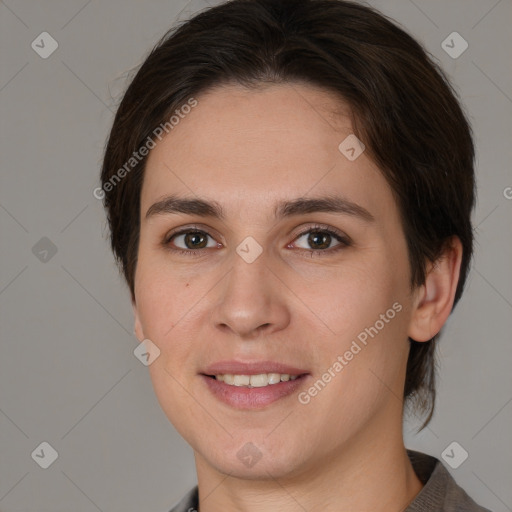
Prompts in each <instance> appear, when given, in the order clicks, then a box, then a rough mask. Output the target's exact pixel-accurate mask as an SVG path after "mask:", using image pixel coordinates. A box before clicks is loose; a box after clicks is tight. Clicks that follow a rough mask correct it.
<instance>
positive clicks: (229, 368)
mask: <svg viewBox="0 0 512 512" xmlns="http://www.w3.org/2000/svg"><path fill="white" fill-rule="evenodd" d="M263 376H265V378H266V379H267V382H262V381H261V379H262V378H263ZM269 376H273V377H272V378H271V379H268V377H269ZM277 376H280V378H279V379H277ZM308 376H309V373H308V372H307V370H305V369H301V368H299V367H296V366H291V365H288V364H284V363H278V362H275V361H258V362H250V363H245V362H240V361H219V362H217V363H214V364H212V365H210V366H208V367H207V368H205V369H204V371H202V372H201V377H202V379H203V381H204V382H205V384H206V386H207V387H208V389H209V391H210V392H211V393H212V394H213V396H214V397H216V398H217V399H218V400H220V401H221V402H223V403H224V404H227V405H230V406H231V407H234V408H237V409H259V408H262V407H265V406H267V405H270V404H271V403H273V402H276V401H277V400H279V399H282V398H285V397H287V396H289V395H290V394H292V393H294V392H295V391H296V390H297V389H298V388H299V387H301V386H303V385H304V381H305V380H306V379H307V377H308ZM263 380H265V379H263ZM253 383H254V384H257V385H252V384H253Z"/></svg>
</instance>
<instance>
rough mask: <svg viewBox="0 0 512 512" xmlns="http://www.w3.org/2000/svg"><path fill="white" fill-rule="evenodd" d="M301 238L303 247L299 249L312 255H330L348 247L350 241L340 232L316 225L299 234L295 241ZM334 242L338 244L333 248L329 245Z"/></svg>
mask: <svg viewBox="0 0 512 512" xmlns="http://www.w3.org/2000/svg"><path fill="white" fill-rule="evenodd" d="M306 235H307V237H306ZM301 238H305V240H304V242H303V243H304V244H305V246H303V247H299V249H300V250H306V251H308V252H312V255H313V254H315V253H316V254H320V253H328V254H332V253H333V252H337V251H339V250H341V249H343V248H345V247H348V246H349V245H350V239H349V238H348V237H347V236H346V235H345V234H343V233H342V232H340V231H338V230H335V229H331V228H327V227H323V226H318V225H317V226H313V227H309V228H308V229H307V230H306V231H303V232H302V233H300V234H299V235H298V237H297V238H296V239H295V240H300V239H301ZM334 241H338V244H337V245H335V246H334V248H333V247H332V245H331V244H332V242H334ZM323 255H324V254H322V256H323Z"/></svg>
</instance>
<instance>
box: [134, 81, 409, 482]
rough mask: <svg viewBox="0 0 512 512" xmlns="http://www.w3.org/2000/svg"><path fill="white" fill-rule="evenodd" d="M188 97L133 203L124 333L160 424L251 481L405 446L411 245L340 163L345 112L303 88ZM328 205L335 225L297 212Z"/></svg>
mask: <svg viewBox="0 0 512 512" xmlns="http://www.w3.org/2000/svg"><path fill="white" fill-rule="evenodd" d="M196 99H197V101H198V104H197V106H196V107H195V108H193V109H191V112H190V113H189V114H188V115H186V116H184V118H183V119H181V120H180V122H179V124H178V125H176V126H175V127H174V129H173V130H172V131H171V132H170V133H169V134H168V135H167V136H165V137H164V138H163V139H162V141H161V142H158V143H157V145H156V147H155V148H154V149H153V150H152V151H151V153H150V155H149V157H148V161H147V167H146V172H145V177H144V184H143V188H142V197H141V226H140V245H139V253H138V264H137V270H136V276H135V304H134V309H135V315H136V333H137V336H138V337H139V339H140V340H142V339H149V340H151V342H152V343H153V344H154V345H156V346H157V347H158V349H159V350H160V355H159V357H158V358H157V359H156V360H155V361H154V362H153V363H152V364H151V365H150V366H149V369H150V373H151V379H152V382H153V386H154V389H155V392H156V396H157V398H158V400H159V403H160V405H161V407H162V408H163V410H164V412H165V413H166V415H167V416H168V418H169V420H170V421H171V422H172V423H173V424H174V425H175V427H176V428H177V430H178V431H179V432H180V433H181V435H182V436H183V437H184V438H185V439H186V440H187V441H188V442H189V443H190V445H191V446H192V447H193V449H194V451H195V452H196V457H197V458H198V460H199V461H200V462H201V463H202V464H207V465H208V466H209V467H212V468H214V469H216V470H219V471H221V472H224V473H229V474H231V475H234V476H236V475H238V476H242V477H247V478H267V477H268V475H269V474H271V475H272V476H274V477H280V476H285V475H288V476H291V475H294V474H300V473H301V472H304V471H307V470H309V469H311V468H315V467H318V466H322V465H325V464H327V463H328V462H329V461H330V460H333V458H334V457H337V456H338V457H339V456H340V455H342V454H345V455H347V454H348V453H349V450H355V452H354V453H357V450H358V449H360V448H362V447H363V446H366V447H368V442H369V441H370V440H371V442H372V444H373V445H376V444H377V443H378V440H379V439H381V438H382V436H389V435H392V434H391V431H396V432H398V435H401V430H400V426H401V421H402V417H401V414H402V402H401V397H402V394H403V383H404V376H405V367H406V361H407V355H408V339H407V336H408V330H409V324H410V321H411V315H412V313H411V311H412V308H413V300H414V297H413V296H412V295H411V293H410V285H409V283H410V269H409V263H408V255H407V248H406V241H405V238H404V234H403V231H402V227H401V223H400V220H399V214H398V209H397V205H396V204H395V201H394V199H393V196H392V193H391V190H390V188H389V186H388V184H387V182H386V181H385V179H384V178H383V176H382V175H381V173H380V171H379V169H378V168H377V167H376V166H375V164H373V163H372V161H370V159H369V158H368V156H367V154H366V153H365V152H363V153H362V154H361V155H360V156H359V157H357V158H355V159H354V156H357V153H358V152H360V148H359V147H357V144H356V142H354V140H353V139H348V141H346V142H345V143H344V144H342V146H341V149H340V148H339V146H340V144H341V143H342V142H343V141H344V140H345V139H346V138H347V137H348V136H349V135H351V133H352V128H351V124H350V120H349V118H348V117H347V116H346V115H344V114H343V113H340V112H342V111H341V108H342V107H343V105H342V104H340V102H339V101H338V100H337V99H336V97H334V96H333V95H331V94H330V93H328V92H325V91H322V90H320V89H317V88H314V87H312V86H306V85H299V84H294V85H290V84H286V85H272V86H270V87H266V88H263V89H261V90H257V91H256V90H251V91H249V90H246V89H244V88H242V87H239V86H229V87H228V86H225V87H217V88H215V89H213V90H210V91H209V92H208V93H206V94H203V95H201V96H198V97H197V98H196ZM334 111H337V112H338V114H336V115H335V114H334ZM345 114H346V112H345ZM170 196H174V198H177V199H184V198H187V199H189V200H191V201H204V202H208V203H214V205H215V206H218V207H219V208H221V213H222V218H219V217H218V216H216V215H214V214H213V213H214V212H213V209H208V208H204V207H203V208H199V207H197V204H196V207H195V208H193V207H192V206H194V205H193V204H192V203H189V205H188V209H186V208H174V206H176V204H175V203H174V204H173V203H172V202H171V201H166V198H167V199H169V198H170ZM326 196H330V197H331V198H339V202H338V206H340V208H338V211H327V209H326V208H318V207H319V206H321V205H322V204H323V203H316V204H315V203H314V202H311V203H309V204H305V205H304V204H303V205H302V206H303V207H301V205H300V203H298V204H296V205H295V206H294V205H293V203H294V202H295V201H297V199H299V198H301V199H302V200H304V201H312V200H314V199H318V198H325V197H326ZM284 203H291V204H290V205H289V206H287V207H281V205H282V204H284ZM153 205H155V206H153ZM304 206H305V207H304ZM322 210H323V211H322ZM329 231H332V232H333V233H332V234H330V233H329ZM214 374H216V375H226V374H227V375H228V376H227V377H225V378H224V377H219V379H224V380H225V381H226V382H224V381H223V380H216V379H215V378H214V377H212V376H211V375H214ZM264 374H266V375H264ZM269 374H270V375H269ZM287 374H288V375H292V376H293V377H292V379H290V380H287ZM233 375H237V376H236V377H233ZM255 375H259V377H256V376H255ZM296 375H298V378H294V376H296ZM251 376H255V377H253V378H252V379H251ZM269 379H270V383H269ZM277 382H279V383H277ZM248 383H249V384H251V383H252V384H254V387H248ZM315 383H316V385H315ZM235 384H239V385H235ZM393 435H395V434H393Z"/></svg>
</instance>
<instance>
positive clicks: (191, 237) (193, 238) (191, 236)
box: [186, 232, 205, 247]
mask: <svg viewBox="0 0 512 512" xmlns="http://www.w3.org/2000/svg"><path fill="white" fill-rule="evenodd" d="M201 238H203V239H204V238H205V237H204V236H203V234H202V233H199V232H192V233H188V234H187V236H186V245H187V246H188V242H190V243H191V245H192V247H198V246H199V244H197V243H196V242H197V241H198V240H200V239H201Z"/></svg>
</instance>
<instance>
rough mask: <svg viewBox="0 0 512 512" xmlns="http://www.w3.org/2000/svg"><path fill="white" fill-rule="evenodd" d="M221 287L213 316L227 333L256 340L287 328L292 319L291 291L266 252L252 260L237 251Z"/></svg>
mask: <svg viewBox="0 0 512 512" xmlns="http://www.w3.org/2000/svg"><path fill="white" fill-rule="evenodd" d="M218 289H219V290H220V291H219V292H218V293H219V295H218V297H217V298H216V302H215V306H214V307H213V311H212V314H211V317H210V318H211V321H212V322H213V325H214V328H215V329H219V330H222V331H223V332H224V334H226V333H231V334H233V335H236V336H237V337H239V338H243V339H246V340H249V339H251V340H253V339H256V338H258V337H259V336H262V335H264V336H265V337H266V336H268V335H270V334H272V333H273V332H277V331H279V330H281V329H285V328H286V326H287V325H288V324H289V322H290V310H289V307H288V305H287V300H289V292H288V293H287V288H286V286H285V285H284V284H283V281H282V280H280V279H279V277H278V276H277V275H276V273H275V272H274V271H272V269H270V267H269V266H268V261H267V258H266V257H265V252H263V253H262V254H260V256H259V257H258V258H257V259H256V260H255V261H253V262H252V263H247V262H246V261H245V260H244V259H243V258H241V257H240V256H238V254H236V255H235V256H234V264H233V267H232V269H231V270H230V271H229V272H228V273H227V275H226V276H225V277H224V279H223V283H222V285H221V286H219V288H218Z"/></svg>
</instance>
